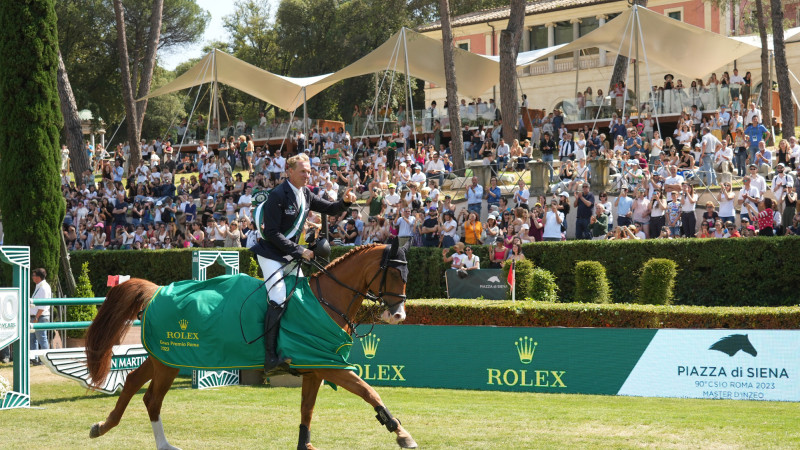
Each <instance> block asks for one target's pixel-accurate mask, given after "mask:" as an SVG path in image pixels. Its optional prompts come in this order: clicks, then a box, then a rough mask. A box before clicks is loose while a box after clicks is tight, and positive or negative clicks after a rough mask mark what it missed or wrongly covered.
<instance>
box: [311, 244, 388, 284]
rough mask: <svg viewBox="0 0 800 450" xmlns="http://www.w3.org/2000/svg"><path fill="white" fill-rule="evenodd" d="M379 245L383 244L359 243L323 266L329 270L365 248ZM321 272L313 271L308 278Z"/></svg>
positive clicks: (362, 251) (368, 248) (365, 249)
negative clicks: (359, 244)
mask: <svg viewBox="0 0 800 450" xmlns="http://www.w3.org/2000/svg"><path fill="white" fill-rule="evenodd" d="M381 245H384V244H378V243H372V244H365V245H361V246H359V247H356V248H354V249H352V250H350V251H349V252H347V253H345V254H344V255H342V256H340V257H338V258H336V259H334V260H333V261H331V262H330V264H328V265H327V266H325V268H326V269H328V270H331V269H333V268H335V267H336V266H338V265H340V264H342V263H343V262H344V261H346V260H348V259H349V258H350V257H351V256H355V255H360V254H361V253H364V252H366V251H367V250H370V249H373V248H375V247H378V246H381ZM321 273H322V272H317V273H314V274H312V275H311V276H310V278H314V277H318V276H319V275H320V274H321Z"/></svg>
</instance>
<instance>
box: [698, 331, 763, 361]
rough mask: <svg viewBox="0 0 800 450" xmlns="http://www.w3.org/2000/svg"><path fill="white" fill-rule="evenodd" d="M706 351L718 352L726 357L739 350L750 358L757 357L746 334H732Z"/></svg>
mask: <svg viewBox="0 0 800 450" xmlns="http://www.w3.org/2000/svg"><path fill="white" fill-rule="evenodd" d="M708 349H709V350H717V351H720V352H722V353H725V354H727V355H728V356H733V355H735V354H736V353H738V352H739V350H741V351H743V352H745V353H749V354H750V355H751V356H756V355H758V352H757V351H756V349H755V347H753V344H751V343H750V339H748V337H747V335H746V334H732V335H730V336H725V337H724V338H722V339H720V340H718V341H717V342H715V343H714V344H713V345H712V346H711V347H709V348H708Z"/></svg>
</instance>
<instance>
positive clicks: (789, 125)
mask: <svg viewBox="0 0 800 450" xmlns="http://www.w3.org/2000/svg"><path fill="white" fill-rule="evenodd" d="M781 3H782V2H781V0H770V5H771V6H772V47H773V48H774V49H775V50H774V51H775V78H777V80H778V94H779V95H780V101H781V123H782V124H783V125H782V126H781V131H782V134H783V138H784V139H787V138H789V137H790V136H794V104H793V103H792V86H791V84H789V63H788V61H786V43H785V42H783V5H782V4H781Z"/></svg>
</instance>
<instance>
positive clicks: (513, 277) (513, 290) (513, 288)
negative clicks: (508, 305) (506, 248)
mask: <svg viewBox="0 0 800 450" xmlns="http://www.w3.org/2000/svg"><path fill="white" fill-rule="evenodd" d="M514 262H515V261H512V262H511V301H512V302H515V301H517V271H516V270H514Z"/></svg>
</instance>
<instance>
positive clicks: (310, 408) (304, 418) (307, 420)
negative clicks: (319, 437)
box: [297, 372, 322, 450]
mask: <svg viewBox="0 0 800 450" xmlns="http://www.w3.org/2000/svg"><path fill="white" fill-rule="evenodd" d="M320 383H322V378H320V377H319V375H317V374H316V372H309V373H305V374H303V393H302V395H303V398H302V401H301V402H300V437H299V438H298V439H297V449H298V450H313V449H314V447H313V446H312V445H311V432H310V431H309V428H311V417H312V416H313V415H314V405H315V404H316V403H317V394H318V393H319V386H320Z"/></svg>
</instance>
